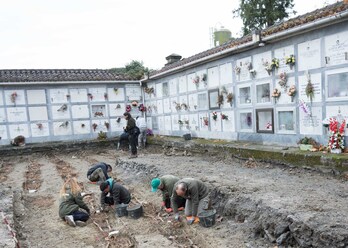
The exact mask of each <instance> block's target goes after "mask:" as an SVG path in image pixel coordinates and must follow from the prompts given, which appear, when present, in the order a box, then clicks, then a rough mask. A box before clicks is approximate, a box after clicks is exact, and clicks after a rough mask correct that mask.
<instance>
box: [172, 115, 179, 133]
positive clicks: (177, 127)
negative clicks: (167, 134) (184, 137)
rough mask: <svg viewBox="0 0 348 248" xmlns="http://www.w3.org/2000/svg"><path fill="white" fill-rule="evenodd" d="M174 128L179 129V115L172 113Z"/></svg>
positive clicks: (174, 129)
mask: <svg viewBox="0 0 348 248" xmlns="http://www.w3.org/2000/svg"><path fill="white" fill-rule="evenodd" d="M172 130H173V131H179V130H180V126H179V115H172Z"/></svg>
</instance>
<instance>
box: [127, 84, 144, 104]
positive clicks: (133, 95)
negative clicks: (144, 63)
mask: <svg viewBox="0 0 348 248" xmlns="http://www.w3.org/2000/svg"><path fill="white" fill-rule="evenodd" d="M126 98H127V100H128V101H140V100H141V88H140V86H133V87H130V86H129V87H126Z"/></svg>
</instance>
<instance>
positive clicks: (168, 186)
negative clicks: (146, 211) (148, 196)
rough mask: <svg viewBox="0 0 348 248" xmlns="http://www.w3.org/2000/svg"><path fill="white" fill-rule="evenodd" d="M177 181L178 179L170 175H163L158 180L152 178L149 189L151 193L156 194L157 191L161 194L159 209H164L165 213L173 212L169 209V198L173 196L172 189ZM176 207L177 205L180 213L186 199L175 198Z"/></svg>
mask: <svg viewBox="0 0 348 248" xmlns="http://www.w3.org/2000/svg"><path fill="white" fill-rule="evenodd" d="M177 181H179V178H178V177H176V176H172V175H164V176H162V177H160V178H154V179H152V181H151V187H152V190H151V191H152V192H157V190H158V189H159V190H160V191H161V192H162V203H161V207H162V208H163V207H164V208H165V211H166V212H167V213H170V212H173V209H172V207H171V200H170V198H171V196H172V194H173V189H174V185H175V183H176V182H177ZM177 203H178V204H177V205H178V210H179V211H182V210H184V207H185V203H186V199H185V198H182V197H178V198H177Z"/></svg>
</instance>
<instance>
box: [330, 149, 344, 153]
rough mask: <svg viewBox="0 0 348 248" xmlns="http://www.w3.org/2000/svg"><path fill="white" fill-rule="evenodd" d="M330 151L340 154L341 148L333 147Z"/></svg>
mask: <svg viewBox="0 0 348 248" xmlns="http://www.w3.org/2000/svg"><path fill="white" fill-rule="evenodd" d="M330 152H331V153H334V154H340V153H342V149H336V148H335V149H331V150H330Z"/></svg>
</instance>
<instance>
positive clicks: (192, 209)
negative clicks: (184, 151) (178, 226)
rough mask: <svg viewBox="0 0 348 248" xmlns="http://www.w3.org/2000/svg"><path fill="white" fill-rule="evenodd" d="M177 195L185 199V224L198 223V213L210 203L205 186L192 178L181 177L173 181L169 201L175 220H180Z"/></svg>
mask: <svg viewBox="0 0 348 248" xmlns="http://www.w3.org/2000/svg"><path fill="white" fill-rule="evenodd" d="M179 197H183V198H185V199H186V204H185V215H186V220H187V224H189V225H191V224H193V223H198V222H199V218H198V214H199V213H201V212H203V211H204V210H207V209H208V208H209V205H210V196H209V192H208V188H207V186H206V185H205V184H204V183H203V182H202V181H201V180H198V179H193V178H183V179H181V180H179V181H177V182H176V183H175V185H174V190H173V195H172V197H171V202H172V207H173V212H174V214H175V220H177V221H181V217H180V215H179V212H178V199H179Z"/></svg>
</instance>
